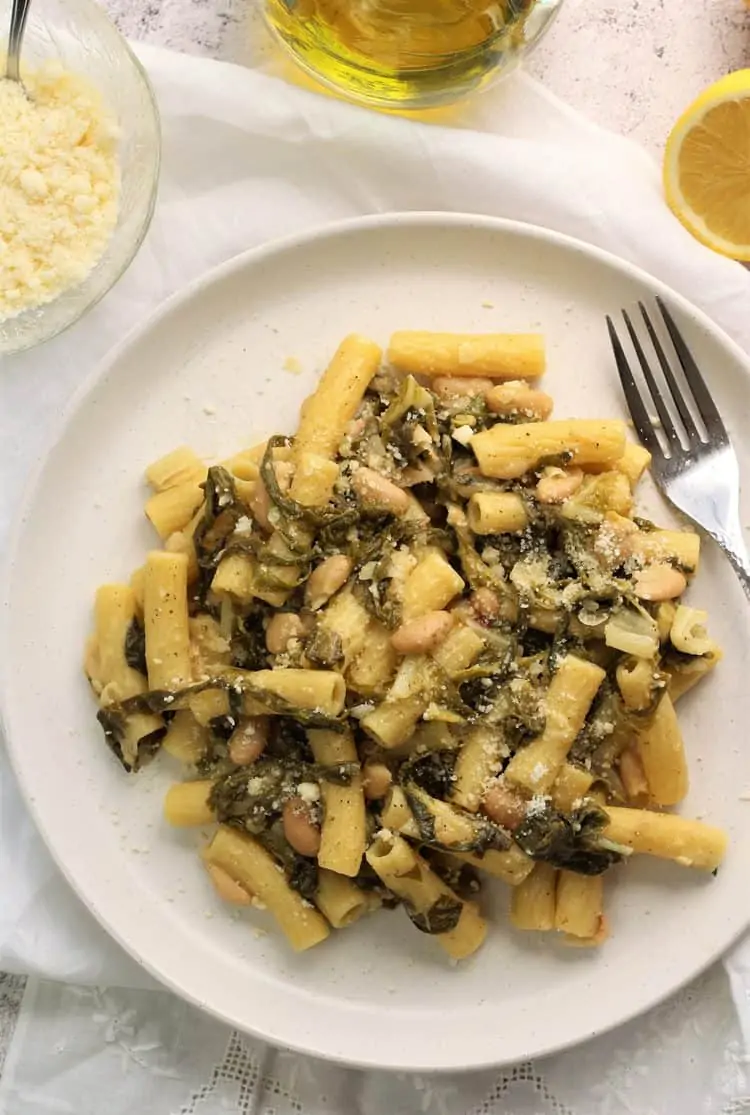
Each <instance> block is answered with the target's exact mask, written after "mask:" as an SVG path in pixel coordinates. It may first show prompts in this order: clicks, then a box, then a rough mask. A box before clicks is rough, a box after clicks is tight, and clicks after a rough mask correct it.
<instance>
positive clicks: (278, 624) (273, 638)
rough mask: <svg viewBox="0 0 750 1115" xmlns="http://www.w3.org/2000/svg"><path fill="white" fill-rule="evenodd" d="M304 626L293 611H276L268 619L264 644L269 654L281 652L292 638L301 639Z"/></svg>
mask: <svg viewBox="0 0 750 1115" xmlns="http://www.w3.org/2000/svg"><path fill="white" fill-rule="evenodd" d="M304 633H305V627H304V624H303V622H302V620H301V619H300V618H299V616H297V615H295V614H294V612H277V613H276V615H275V616H272V617H271V619H270V620H269V621H268V627H267V628H266V646H267V647H268V649H269V651H270V652H271V654H283V653H284V651H285V650H286V649H287V647H288V645H289V643H290V642H291V640H292V639H301V638H302V637H303V635H304Z"/></svg>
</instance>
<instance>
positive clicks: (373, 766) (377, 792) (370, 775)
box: [362, 763, 393, 801]
mask: <svg viewBox="0 0 750 1115" xmlns="http://www.w3.org/2000/svg"><path fill="white" fill-rule="evenodd" d="M362 774H363V776H364V777H363V780H362V788H363V789H364V792H365V797H366V798H367V800H368V801H380V799H381V798H384V797H385V795H386V794H387V793H388V790H389V789H390V786H391V782H392V781H393V775H392V774H391V772H390V771H389V769H388V767H387V766H386V765H385V763H365V765H364V767H363V768H362Z"/></svg>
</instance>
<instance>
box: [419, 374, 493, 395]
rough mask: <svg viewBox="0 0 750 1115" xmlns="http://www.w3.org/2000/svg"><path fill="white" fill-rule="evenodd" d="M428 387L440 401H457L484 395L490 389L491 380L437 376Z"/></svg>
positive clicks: (477, 377)
mask: <svg viewBox="0 0 750 1115" xmlns="http://www.w3.org/2000/svg"><path fill="white" fill-rule="evenodd" d="M430 386H431V388H432V390H433V391H434V392H435V394H436V395H438V396H439V397H440V398H441V399H459V398H465V397H467V396H474V395H486V394H487V392H488V391H490V390H491V388H492V380H491V379H482V378H480V377H479V376H476V377H473V376H437V377H436V378H435V379H433V381H432V383H431V385H430Z"/></svg>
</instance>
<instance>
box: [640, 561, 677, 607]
mask: <svg viewBox="0 0 750 1115" xmlns="http://www.w3.org/2000/svg"><path fill="white" fill-rule="evenodd" d="M686 588H687V578H686V577H685V575H684V573H680V571H679V569H675V568H674V566H673V565H669V564H667V562H660V561H657V562H654V564H653V565H647V566H646V567H645V569H641V570H640V572H639V573H637V574H636V578H635V592H636V596H639V597H640V598H641V600H674V599H675V597H677V596H682V594H683V592H684V591H685V589H686Z"/></svg>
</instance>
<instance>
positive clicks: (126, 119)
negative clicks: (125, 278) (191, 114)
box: [0, 0, 161, 356]
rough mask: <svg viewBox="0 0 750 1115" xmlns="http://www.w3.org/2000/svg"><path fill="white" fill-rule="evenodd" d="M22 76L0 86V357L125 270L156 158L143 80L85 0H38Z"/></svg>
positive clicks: (152, 112)
mask: <svg viewBox="0 0 750 1115" xmlns="http://www.w3.org/2000/svg"><path fill="white" fill-rule="evenodd" d="M9 11H10V3H9V0H0V26H7V25H8V21H9ZM4 68H5V67H4V57H3V56H2V55H1V54H0V73H2V72H4ZM21 76H22V79H23V87H22V86H21V85H19V84H18V83H16V82H11V81H5V80H0V356H7V355H10V354H11V353H16V352H20V351H22V350H23V349H27V348H31V347H32V346H33V345H37V344H40V343H41V342H42V341H48V340H50V339H51V338H52V337H54V336H56V335H57V334H58V333H61V332H62V331H63V330H64V329H67V328H68V326H70V325H72V324H73V323H74V322H75V321H77V320H78V319H79V318H80V317H81V316H82V315H83V314H85V313H86V312H87V310H89V309H91V307H92V306H94V305H95V304H96V303H97V302H98V301H99V300H100V299H101V298H102V297H103V296H104V295H105V294H106V293H107V291H108V290H109V289H110V288H111V287H112V286H113V285H114V284H115V283H116V282H117V280H118V279H119V278H120V277H121V275H122V274H123V273H124V272H125V271H126V269H127V268H128V266H129V265H130V263H131V262H132V260H133V258H134V256H135V255H136V252H137V251H138V249H139V247H140V246H141V244H142V242H143V239H144V237H145V235H146V232H147V231H148V227H149V224H150V222H151V217H152V215H153V211H154V205H155V201H156V190H157V184H158V178H159V162H160V154H161V137H160V131H159V116H158V111H157V107H156V101H155V99H154V94H153V91H152V89H151V86H150V84H149V81H148V78H147V77H146V74H145V72H144V70H143V69H142V67H141V65H140V63H139V62H138V60H137V58H136V57H135V55H134V54H133V53H132V51H131V50H130V48H129V47H128V45H127V43H126V41H125V39H124V38H123V37H122V35H121V34H120V32H119V31H118V30H117V28H116V27H115V25H114V24H113V23H112V22H111V21H110V20H109V18H108V17H107V16H106V15H105V13H104V12H103V11H102V10H101V8H100V7H99V5H98V4H96V3H95V2H94V0H36V3H35V4H33V5H32V6H31V9H30V15H29V24H28V28H27V31H26V37H25V40H24V49H23V56H22V65H21Z"/></svg>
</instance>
